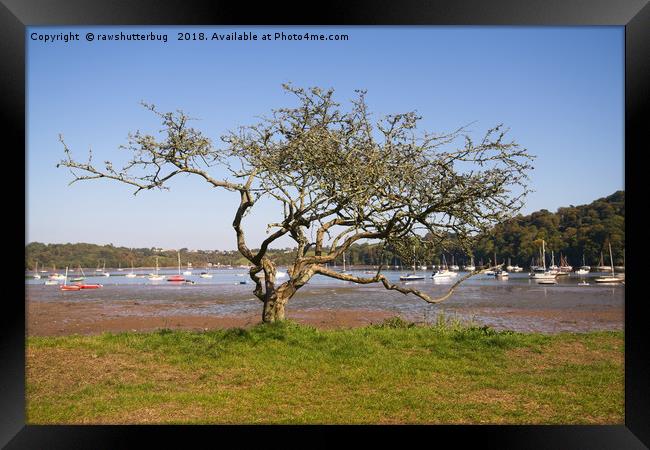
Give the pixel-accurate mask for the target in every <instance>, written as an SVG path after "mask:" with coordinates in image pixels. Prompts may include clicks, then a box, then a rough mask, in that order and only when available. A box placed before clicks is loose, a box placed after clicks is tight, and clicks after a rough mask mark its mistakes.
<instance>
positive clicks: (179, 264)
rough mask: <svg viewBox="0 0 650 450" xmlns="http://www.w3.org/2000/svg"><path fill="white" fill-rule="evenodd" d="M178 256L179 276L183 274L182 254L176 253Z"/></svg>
mask: <svg viewBox="0 0 650 450" xmlns="http://www.w3.org/2000/svg"><path fill="white" fill-rule="evenodd" d="M176 254H177V255H178V274H179V275H180V274H181V252H176Z"/></svg>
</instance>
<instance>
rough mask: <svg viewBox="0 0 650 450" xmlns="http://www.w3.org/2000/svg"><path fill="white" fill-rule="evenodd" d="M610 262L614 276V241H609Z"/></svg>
mask: <svg viewBox="0 0 650 450" xmlns="http://www.w3.org/2000/svg"><path fill="white" fill-rule="evenodd" d="M609 262H610V263H611V265H612V276H614V258H612V243H611V242H610V243H609Z"/></svg>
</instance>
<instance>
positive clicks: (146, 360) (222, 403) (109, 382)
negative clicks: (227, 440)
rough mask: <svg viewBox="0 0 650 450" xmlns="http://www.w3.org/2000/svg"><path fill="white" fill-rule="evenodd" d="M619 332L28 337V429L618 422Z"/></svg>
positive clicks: (280, 329)
mask: <svg viewBox="0 0 650 450" xmlns="http://www.w3.org/2000/svg"><path fill="white" fill-rule="evenodd" d="M623 368H624V365H623V333H622V332H594V333H581V334H568V333H566V334H557V335H542V334H522V333H512V332H496V331H494V330H491V329H489V328H477V327H473V328H468V327H460V326H452V325H449V324H445V323H440V324H439V325H437V326H428V327H421V326H412V324H407V323H406V322H403V321H402V320H400V319H397V318H396V319H391V320H389V321H386V322H385V323H384V324H382V325H380V326H378V325H375V326H369V327H365V328H355V329H345V330H317V329H315V328H312V327H307V326H301V325H296V324H294V323H291V322H286V323H281V324H274V325H260V326H256V327H253V328H250V329H228V330H215V331H206V332H189V331H187V332H185V331H169V330H161V331H158V332H154V333H120V334H103V335H99V336H65V337H29V338H28V344H27V423H29V424H73V423H89V424H90V423H116V424H117V423H161V424H162V423H165V424H170V423H197V424H198V423H499V424H505V423H513V424H532V423H536V424H542V423H543V424H560V423H567V424H569V423H570V424H622V423H623V418H624V410H623V399H624V385H623Z"/></svg>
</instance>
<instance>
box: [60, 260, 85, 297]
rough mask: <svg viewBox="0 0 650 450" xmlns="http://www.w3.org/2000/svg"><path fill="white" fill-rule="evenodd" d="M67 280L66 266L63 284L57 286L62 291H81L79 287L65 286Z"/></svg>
mask: <svg viewBox="0 0 650 450" xmlns="http://www.w3.org/2000/svg"><path fill="white" fill-rule="evenodd" d="M67 278H68V267H67V266H66V268H65V278H64V279H63V284H62V285H61V286H59V289H60V290H62V291H79V290H81V286H79V285H74V284H73V285H70V284H67V282H66V280H67Z"/></svg>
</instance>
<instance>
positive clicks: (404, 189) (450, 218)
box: [59, 85, 532, 321]
mask: <svg viewBox="0 0 650 450" xmlns="http://www.w3.org/2000/svg"><path fill="white" fill-rule="evenodd" d="M284 89H285V90H286V91H287V92H288V93H290V94H292V95H293V96H294V98H295V100H296V103H297V105H294V106H292V107H287V108H280V109H276V110H273V111H272V112H271V114H270V115H269V116H265V117H262V118H261V120H260V121H259V122H258V123H256V124H254V125H249V126H242V127H239V128H237V129H235V130H233V131H231V132H229V133H227V134H226V135H224V136H222V138H221V141H222V144H221V145H220V146H215V145H214V144H213V142H212V141H211V140H210V139H209V138H208V137H206V136H205V135H204V134H203V133H202V132H201V131H199V130H197V129H195V128H192V127H191V126H190V125H189V123H190V120H191V119H190V118H189V117H188V116H187V115H186V114H185V113H184V112H182V111H177V112H164V113H163V112H160V111H158V109H157V108H156V107H155V106H153V105H150V104H144V106H145V107H146V108H148V109H149V110H151V111H152V112H153V113H154V114H156V115H157V116H158V117H159V118H160V120H161V122H162V124H163V131H162V133H161V134H162V136H160V137H156V136H153V135H149V134H144V133H141V132H139V131H138V132H135V133H132V134H131V135H130V136H129V141H128V144H127V145H126V146H124V148H125V149H126V150H128V151H129V152H130V153H131V156H132V158H131V160H130V161H129V162H128V163H127V164H126V165H125V166H124V167H122V168H121V169H116V168H115V167H114V166H113V164H112V163H111V162H110V161H106V162H105V163H104V165H103V167H98V166H96V165H95V164H94V163H93V161H92V155H90V156H89V159H88V161H86V162H78V161H76V160H75V159H73V158H72V154H71V151H70V149H69V148H68V146H67V145H66V144H65V141H64V140H63V138H62V137H61V142H62V143H63V146H64V151H65V154H66V158H65V159H64V160H63V161H61V163H60V164H59V165H60V166H63V167H67V168H69V169H70V170H71V171H72V173H73V176H74V179H73V181H72V182H73V183H74V182H76V181H82V180H91V179H102V178H103V179H111V180H115V181H118V182H121V183H125V184H128V185H131V186H133V187H134V189H135V193H136V194H137V193H139V192H141V191H143V190H150V189H166V188H168V183H169V181H170V180H171V179H173V178H174V177H175V176H176V175H179V174H193V175H195V176H198V177H201V178H203V179H204V180H205V181H206V182H208V183H209V184H211V185H212V186H214V187H216V188H223V189H226V190H229V191H232V192H236V193H237V194H238V195H239V199H240V202H239V206H238V207H237V209H236V211H234V212H233V216H234V217H233V222H232V225H233V228H234V231H235V235H236V240H237V247H238V250H239V252H240V253H241V254H242V255H243V256H244V257H245V258H246V260H247V261H248V262H249V263H250V264H251V266H252V268H251V270H250V277H251V279H252V280H253V281H254V282H255V286H256V287H255V291H254V293H255V295H256V296H257V297H258V298H259V299H260V300H261V301H262V302H263V304H264V309H263V318H264V320H265V321H274V320H281V319H283V318H284V306H285V304H286V303H287V301H288V300H289V298H291V297H292V296H293V295H294V294H295V292H296V291H297V290H298V289H300V287H302V286H303V285H304V284H305V283H307V282H308V281H309V279H310V278H311V277H312V276H313V275H315V274H321V275H324V276H328V277H332V278H338V279H343V280H348V281H353V282H356V283H363V284H365V283H377V282H381V283H382V284H383V285H384V287H386V288H387V289H391V290H396V291H399V292H402V293H404V294H407V293H412V294H415V295H417V296H419V297H420V298H422V299H423V300H425V301H428V302H432V303H435V302H437V301H441V299H444V298H447V296H443V297H441V298H439V299H432V298H431V297H430V296H429V295H427V294H426V293H425V292H422V291H419V290H417V289H413V288H407V287H404V286H400V285H394V284H391V283H390V282H389V281H388V280H387V279H386V277H384V276H383V275H382V274H381V271H380V270H378V271H377V273H376V275H375V276H373V277H357V276H353V275H351V274H344V273H341V272H338V271H335V270H333V269H332V268H331V267H329V264H330V263H332V262H334V261H335V260H336V259H337V258H339V257H340V256H341V255H342V253H343V252H345V251H347V250H348V249H349V248H350V247H351V246H352V245H353V244H355V243H359V242H363V241H364V240H373V241H379V242H380V244H381V245H382V246H383V247H386V246H391V247H393V248H396V249H397V248H402V247H403V246H402V245H400V243H402V242H403V241H404V240H405V239H416V240H424V236H425V234H426V235H427V236H428V240H430V241H431V242H433V243H435V244H438V245H440V244H442V243H444V242H445V241H447V240H448V239H449V236H450V235H453V237H454V240H455V242H457V243H458V244H459V245H461V246H462V247H463V248H465V249H467V250H470V249H471V247H472V242H473V240H474V238H475V237H476V236H477V235H479V234H481V233H484V232H485V231H487V230H489V229H490V228H491V227H493V226H494V225H496V224H498V223H500V222H503V221H504V220H506V219H508V218H510V217H512V216H513V215H514V214H515V213H516V212H517V211H519V210H520V209H521V207H522V206H523V199H524V198H525V195H526V194H527V193H528V187H527V172H528V171H529V170H530V169H532V166H531V164H530V161H531V159H532V156H531V155H530V154H528V152H527V151H526V150H525V149H524V148H522V147H521V146H520V145H519V144H518V143H517V142H515V141H514V140H509V139H507V138H506V135H507V132H508V130H507V129H506V128H504V127H503V125H497V126H495V127H494V128H491V129H489V130H487V131H486V132H485V133H484V134H483V136H482V137H481V138H480V139H478V140H476V141H475V140H474V138H473V137H472V135H471V133H470V132H469V130H468V129H467V127H460V128H458V129H457V130H454V131H451V132H447V133H432V132H426V131H424V132H423V131H418V129H417V125H418V122H419V121H420V119H421V118H420V117H419V116H418V115H417V114H416V113H415V112H407V113H401V114H394V115H388V116H386V117H384V118H382V119H380V120H377V121H374V120H373V119H372V117H371V114H370V113H369V111H368V108H367V104H366V93H365V91H356V97H355V98H353V99H352V100H351V102H350V105H349V106H348V107H347V108H344V107H342V106H341V104H339V103H337V102H336V101H335V100H334V98H333V94H334V91H333V90H332V89H329V90H323V89H321V88H317V87H314V88H310V89H303V88H296V87H293V86H291V85H284ZM215 167H219V168H222V169H226V170H227V171H228V173H229V174H230V176H229V177H218V176H216V175H214V176H213V173H212V169H213V168H215ZM261 198H268V199H272V200H275V201H276V202H277V203H278V206H279V208H280V209H281V210H282V213H283V215H282V220H281V221H280V222H277V223H269V224H268V230H269V232H268V237H267V238H266V239H265V240H264V241H263V242H261V243H260V245H259V247H257V249H256V250H255V251H253V249H252V246H250V245H249V243H248V242H247V240H246V236H245V233H244V227H243V220H244V217H245V216H246V214H248V213H249V212H250V210H251V209H252V208H253V207H254V205H255V204H256V202H257V201H258V200H260V199H261ZM282 236H289V237H290V238H291V239H292V240H293V241H294V242H295V243H296V250H295V253H294V255H293V261H292V262H291V263H290V266H289V275H290V276H289V279H288V280H287V281H286V282H283V283H281V284H279V285H278V284H277V283H276V278H275V274H276V264H275V262H274V261H273V259H272V258H270V257H269V254H268V249H269V246H270V245H271V244H272V243H273V242H274V241H276V240H277V239H279V238H280V237H282Z"/></svg>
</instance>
